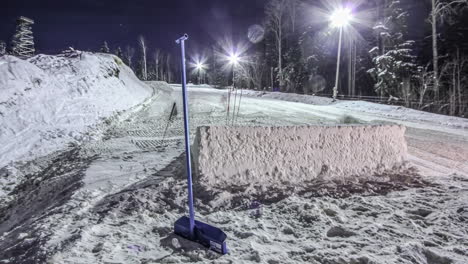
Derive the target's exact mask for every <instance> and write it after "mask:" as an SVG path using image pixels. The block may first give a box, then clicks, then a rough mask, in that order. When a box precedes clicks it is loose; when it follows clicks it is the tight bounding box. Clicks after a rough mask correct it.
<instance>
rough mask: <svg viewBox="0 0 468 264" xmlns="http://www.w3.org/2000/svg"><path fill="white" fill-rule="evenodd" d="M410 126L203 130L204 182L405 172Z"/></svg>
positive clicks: (199, 150)
mask: <svg viewBox="0 0 468 264" xmlns="http://www.w3.org/2000/svg"><path fill="white" fill-rule="evenodd" d="M405 130H406V129H405V127H403V126H398V125H375V126H368V125H353V126H292V127H288V126H285V127H221V126H220V127H199V128H198V130H197V135H196V139H195V144H194V152H193V156H194V163H195V167H196V171H197V172H198V179H197V180H198V182H199V183H200V184H201V185H203V186H205V187H207V188H211V187H215V188H222V189H225V188H226V187H241V186H248V185H254V186H262V187H269V186H275V187H281V186H299V185H303V184H305V183H307V182H310V181H313V180H316V179H323V180H336V179H345V178H349V177H354V176H373V175H375V174H379V173H383V172H385V171H389V170H398V169H401V168H403V167H404V166H403V165H404V164H405V160H406V156H407V146H406V140H405V137H404V135H405Z"/></svg>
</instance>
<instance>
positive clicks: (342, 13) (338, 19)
mask: <svg viewBox="0 0 468 264" xmlns="http://www.w3.org/2000/svg"><path fill="white" fill-rule="evenodd" d="M352 19H353V16H352V14H351V10H350V9H348V8H340V9H338V10H336V11H335V12H333V13H332V15H331V16H330V22H331V25H332V27H345V26H347V25H348V24H349V22H350V21H351V20H352Z"/></svg>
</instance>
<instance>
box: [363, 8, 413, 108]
mask: <svg viewBox="0 0 468 264" xmlns="http://www.w3.org/2000/svg"><path fill="white" fill-rule="evenodd" d="M386 14H387V16H386V17H384V19H383V21H380V22H379V23H377V25H376V26H375V27H374V30H375V32H376V33H377V34H378V36H379V38H381V39H382V41H383V45H381V46H380V47H374V48H372V49H371V50H370V51H369V53H370V54H371V56H372V58H373V62H374V68H372V69H370V70H369V73H370V74H371V75H372V76H373V77H374V78H375V80H376V82H377V83H376V85H375V90H376V91H377V93H379V94H380V95H382V96H383V95H388V96H393V97H397V98H401V99H405V101H408V99H409V97H410V96H411V78H412V76H413V74H414V73H415V72H416V70H417V66H416V65H415V63H414V60H415V56H413V50H412V48H413V45H414V41H411V40H407V39H406V38H407V17H408V12H407V11H405V10H404V9H403V8H402V4H401V2H400V1H399V0H391V1H389V2H388V4H387V6H386Z"/></svg>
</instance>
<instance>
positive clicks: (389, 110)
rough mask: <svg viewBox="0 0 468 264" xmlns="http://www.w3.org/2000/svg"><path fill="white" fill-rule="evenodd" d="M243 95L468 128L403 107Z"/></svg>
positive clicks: (265, 94) (460, 121) (257, 93)
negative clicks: (329, 106)
mask: <svg viewBox="0 0 468 264" xmlns="http://www.w3.org/2000/svg"><path fill="white" fill-rule="evenodd" d="M243 94H244V95H246V96H251V97H262V98H268V99H276V100H282V101H288V102H297V103H304V104H311V105H317V106H324V107H326V106H328V105H331V106H333V107H334V108H336V109H339V110H343V111H355V112H359V113H366V114H372V115H378V116H381V117H382V118H390V119H396V120H401V121H410V122H423V123H428V124H435V125H442V126H446V127H450V128H462V129H466V128H468V119H466V118H461V117H454V116H446V115H440V114H434V113H428V112H424V111H419V110H415V109H411V108H406V107H403V106H396V105H386V104H377V103H371V102H366V101H340V100H337V101H336V102H333V99H331V98H326V97H320V96H314V95H304V94H294V93H281V92H264V91H262V92H261V91H252V90H244V91H243Z"/></svg>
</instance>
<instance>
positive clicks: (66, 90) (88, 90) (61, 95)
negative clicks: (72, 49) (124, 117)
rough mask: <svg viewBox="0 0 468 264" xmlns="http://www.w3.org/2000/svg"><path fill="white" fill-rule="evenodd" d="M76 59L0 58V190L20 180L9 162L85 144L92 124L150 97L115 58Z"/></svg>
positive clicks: (83, 55) (82, 55) (81, 55)
mask: <svg viewBox="0 0 468 264" xmlns="http://www.w3.org/2000/svg"><path fill="white" fill-rule="evenodd" d="M76 55H77V56H74V57H65V56H49V55H37V56H35V57H32V58H30V59H28V60H21V59H18V58H16V57H13V56H3V57H1V58H0V91H1V93H0V116H1V124H2V128H1V131H0V146H1V147H0V168H3V169H2V170H3V171H4V173H2V175H3V176H4V177H1V180H0V187H2V186H6V185H8V186H9V187H7V188H8V189H12V188H13V187H14V184H15V182H18V181H20V180H19V179H17V177H19V178H21V175H20V174H18V173H14V171H15V170H16V168H15V166H16V165H15V164H13V162H14V161H19V160H20V161H22V162H25V161H28V160H31V159H34V158H36V157H39V156H44V155H47V154H50V153H52V152H54V151H57V150H61V149H63V148H64V147H66V146H67V145H68V144H80V143H81V142H83V141H85V140H89V139H90V138H92V137H93V135H92V134H90V133H88V132H91V131H92V129H91V127H92V126H94V125H96V124H98V123H102V122H103V121H104V119H105V118H109V117H112V116H113V115H115V114H116V113H118V112H121V111H123V110H126V109H129V108H131V107H133V106H135V105H137V104H139V103H141V102H142V101H143V100H145V99H146V98H147V97H149V96H151V94H152V89H151V88H149V87H148V86H146V85H145V84H143V83H141V82H140V81H139V80H138V79H137V77H136V76H135V75H134V74H133V72H132V71H131V70H130V69H129V68H128V67H127V66H125V65H124V64H123V63H122V61H121V60H120V59H119V58H117V57H115V56H113V55H107V54H93V53H87V52H83V53H81V52H80V53H79V54H76ZM94 130H95V129H94ZM94 132H96V131H94ZM6 165H8V166H6ZM0 189H3V188H0ZM3 195H4V194H3V191H2V190H0V196H3Z"/></svg>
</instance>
